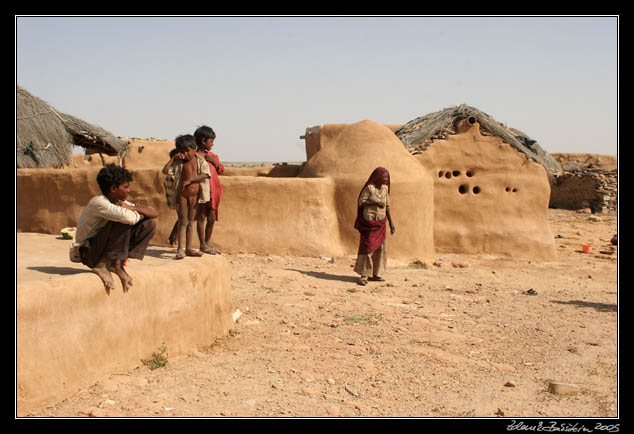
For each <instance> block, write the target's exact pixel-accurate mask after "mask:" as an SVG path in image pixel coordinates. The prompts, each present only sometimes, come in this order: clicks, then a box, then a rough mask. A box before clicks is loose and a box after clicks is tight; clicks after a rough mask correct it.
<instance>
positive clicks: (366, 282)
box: [357, 276, 368, 286]
mask: <svg viewBox="0 0 634 434" xmlns="http://www.w3.org/2000/svg"><path fill="white" fill-rule="evenodd" d="M367 284H368V278H367V277H365V276H364V277H362V278H360V279H359V281H358V282H357V285H361V286H365V285H367Z"/></svg>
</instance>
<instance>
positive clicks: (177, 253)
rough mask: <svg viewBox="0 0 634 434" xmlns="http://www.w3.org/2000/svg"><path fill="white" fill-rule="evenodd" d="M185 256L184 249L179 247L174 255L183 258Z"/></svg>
mask: <svg viewBox="0 0 634 434" xmlns="http://www.w3.org/2000/svg"><path fill="white" fill-rule="evenodd" d="M184 257H185V250H183V249H179V250H177V251H176V256H175V257H174V259H183V258H184Z"/></svg>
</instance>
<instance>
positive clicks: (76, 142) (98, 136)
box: [16, 86, 129, 168]
mask: <svg viewBox="0 0 634 434" xmlns="http://www.w3.org/2000/svg"><path fill="white" fill-rule="evenodd" d="M16 114H17V116H16V129H17V137H16V163H17V167H18V168H33V167H42V168H48V167H61V166H62V165H64V164H68V163H70V161H71V155H72V151H73V146H80V147H83V148H85V149H86V154H92V153H103V154H107V155H118V156H119V159H120V160H121V159H123V157H124V156H125V155H126V154H127V152H128V145H129V143H128V142H127V141H124V140H121V139H119V138H118V137H115V136H114V135H112V134H111V133H109V132H108V131H106V130H104V129H103V128H101V127H99V126H96V125H92V124H89V123H87V122H84V121H82V120H81V119H78V118H76V117H74V116H71V115H68V114H65V113H61V112H58V111H56V110H55V109H54V108H53V107H51V106H50V105H49V104H48V103H46V102H45V101H43V100H41V99H39V98H37V97H35V96H33V95H31V94H30V93H29V92H27V91H26V90H25V89H23V88H21V87H19V86H18V87H17V113H16Z"/></svg>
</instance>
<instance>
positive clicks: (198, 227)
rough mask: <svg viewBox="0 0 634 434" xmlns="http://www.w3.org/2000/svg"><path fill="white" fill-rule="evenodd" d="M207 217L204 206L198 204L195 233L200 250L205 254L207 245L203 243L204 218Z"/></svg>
mask: <svg viewBox="0 0 634 434" xmlns="http://www.w3.org/2000/svg"><path fill="white" fill-rule="evenodd" d="M206 215H207V209H206V204H204V203H199V204H198V220H197V221H196V231H197V232H198V240H199V241H200V250H201V251H202V252H205V253H207V243H206V242H205V241H206V240H205V217H206Z"/></svg>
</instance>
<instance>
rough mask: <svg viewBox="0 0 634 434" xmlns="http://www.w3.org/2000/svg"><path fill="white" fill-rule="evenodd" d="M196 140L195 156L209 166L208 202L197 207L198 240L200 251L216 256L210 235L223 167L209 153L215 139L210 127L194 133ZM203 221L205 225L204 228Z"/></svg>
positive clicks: (218, 201)
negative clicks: (202, 159)
mask: <svg viewBox="0 0 634 434" xmlns="http://www.w3.org/2000/svg"><path fill="white" fill-rule="evenodd" d="M194 137H195V138H196V146H197V147H198V148H197V154H198V155H199V156H200V157H201V158H204V159H205V161H207V164H208V165H209V173H210V176H209V202H205V203H199V205H198V221H197V229H198V238H199V239H200V250H201V251H203V252H205V253H209V254H212V255H216V254H218V253H220V252H219V251H218V249H216V248H215V247H214V246H213V244H211V235H212V234H213V230H214V223H215V222H216V221H217V220H218V206H219V205H220V200H221V198H222V184H221V183H220V178H219V177H218V175H222V173H223V172H224V170H225V169H224V166H223V165H222V164H220V160H219V159H218V156H217V155H216V154H214V153H213V152H211V148H212V147H213V146H214V140H215V139H216V133H215V132H214V130H213V129H211V127H208V126H206V125H203V126H201V127H199V128H197V129H196V131H195V132H194ZM205 220H206V221H207V225H206V226H205Z"/></svg>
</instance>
